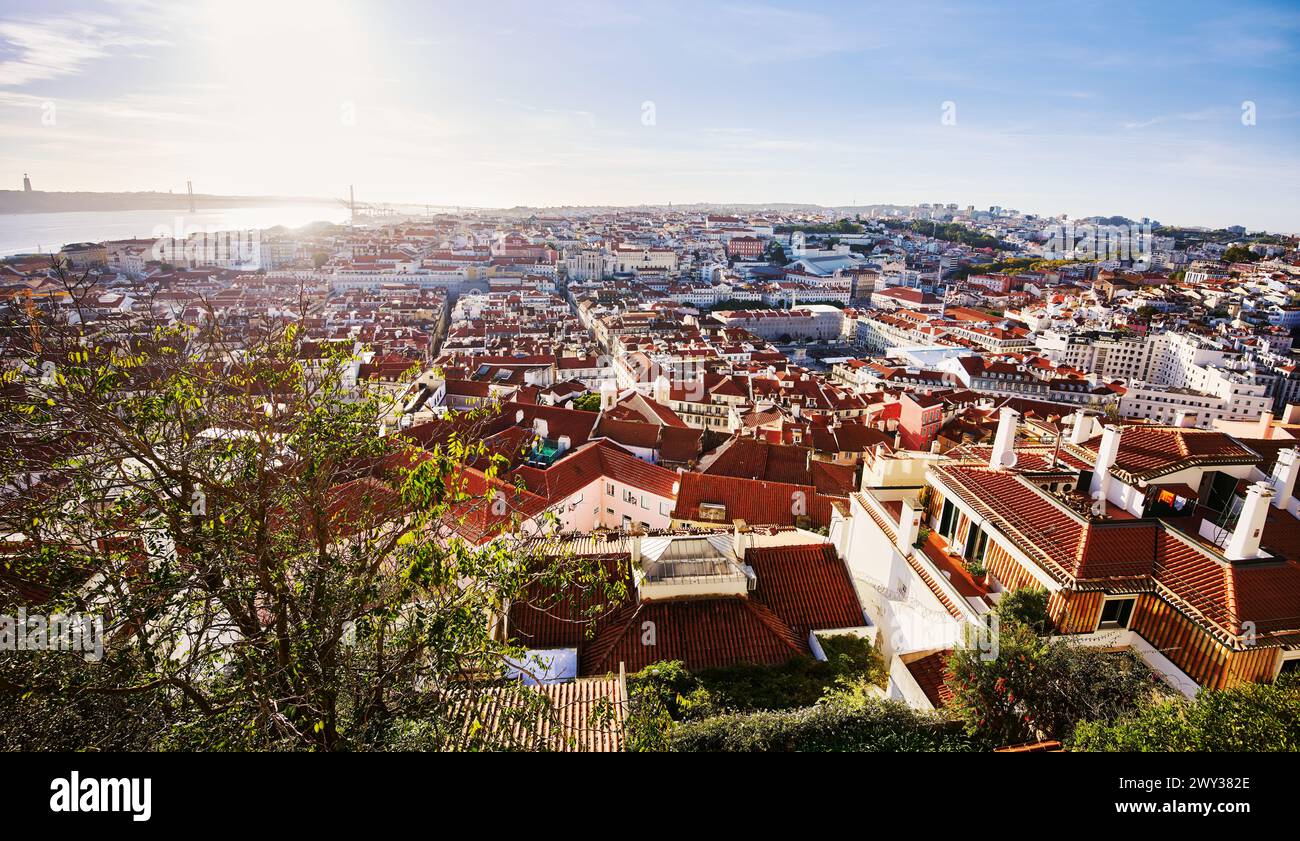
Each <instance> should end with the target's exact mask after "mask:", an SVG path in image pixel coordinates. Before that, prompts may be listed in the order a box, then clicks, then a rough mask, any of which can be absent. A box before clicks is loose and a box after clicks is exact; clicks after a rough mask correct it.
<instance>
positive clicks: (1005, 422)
mask: <svg viewBox="0 0 1300 841" xmlns="http://www.w3.org/2000/svg"><path fill="white" fill-rule="evenodd" d="M1019 420H1020V413H1019V412H1017V411H1016V410H1015V409H1012V408H1010V407H1009V406H1003V407H1002V413H1001V415H1000V416H999V417H998V434H997V436H996V437H994V439H993V452H992V453H991V454H990V455H989V467H991V468H993V469H994V470H1000V469H1002V468H1004V467H1015V466H1016V423H1017V422H1018V421H1019Z"/></svg>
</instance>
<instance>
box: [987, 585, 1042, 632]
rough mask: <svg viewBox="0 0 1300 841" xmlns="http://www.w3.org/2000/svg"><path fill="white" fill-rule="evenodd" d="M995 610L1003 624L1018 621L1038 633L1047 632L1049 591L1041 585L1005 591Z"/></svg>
mask: <svg viewBox="0 0 1300 841" xmlns="http://www.w3.org/2000/svg"><path fill="white" fill-rule="evenodd" d="M994 610H995V612H996V613H997V615H998V619H999V621H1001V622H1002V623H1003V624H1007V623H1017V622H1018V623H1020V624H1022V625H1025V626H1027V627H1029V628H1030V629H1032V630H1033V631H1035V632H1036V633H1039V634H1043V633H1046V632H1047V625H1048V617H1047V591H1046V590H1044V589H1043V588H1041V587H1020V588H1018V589H1015V590H1011V591H1010V592H1007V593H1003V595H1002V598H1001V599H1000V600H999V601H998V605H997V607H996V608H995V609H994Z"/></svg>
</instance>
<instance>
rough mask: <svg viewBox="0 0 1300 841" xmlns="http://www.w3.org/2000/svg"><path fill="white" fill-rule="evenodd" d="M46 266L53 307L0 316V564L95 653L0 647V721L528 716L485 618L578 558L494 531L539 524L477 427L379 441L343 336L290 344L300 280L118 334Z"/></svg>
mask: <svg viewBox="0 0 1300 841" xmlns="http://www.w3.org/2000/svg"><path fill="white" fill-rule="evenodd" d="M58 277H59V278H60V279H61V280H62V282H63V285H64V288H65V292H66V300H67V303H66V306H65V308H64V309H63V310H61V311H56V310H54V309H43V308H41V307H38V306H36V305H35V304H34V302H30V301H29V302H18V303H15V304H12V305H10V306H8V307H7V308H5V309H4V310H3V311H2V312H0V326H3V328H4V331H5V332H4V340H5V347H4V352H3V358H4V359H5V360H6V362H7V363H9V364H8V367H7V368H6V369H5V371H4V385H5V390H4V392H3V394H2V395H0V425H2V426H3V429H4V434H3V435H2V436H0V465H3V467H0V471H2V472H3V473H2V476H3V481H2V482H0V484H3V486H5V487H8V488H13V487H19V488H25V489H27V490H26V492H25V493H22V494H9V495H7V498H6V499H5V500H4V502H5V504H4V506H3V508H2V509H0V539H3V541H4V543H3V545H4V546H6V547H7V548H6V550H5V555H4V556H3V558H2V559H0V562H2V563H3V565H4V569H3V573H4V575H3V577H2V578H3V580H4V581H6V582H8V583H12V582H15V581H16V582H19V586H18V591H19V592H20V593H22V594H25V597H24V601H25V603H26V604H27V605H28V606H29V609H30V610H31V611H33V612H35V611H36V610H38V609H39V610H41V611H43V612H45V613H53V612H57V611H63V612H73V611H76V612H84V613H98V614H101V615H102V616H103V621H104V625H105V636H104V642H105V650H104V659H103V660H102V662H99V663H86V662H83V661H81V660H80V659H78V658H77V657H76V656H75V655H71V654H69V653H66V652H55V651H48V652H32V653H31V656H25V657H7V658H5V659H4V660H3V661H2V662H0V706H2V707H3V708H4V710H5V711H6V712H8V713H11V714H14V715H15V716H21V717H30V716H33V715H36V714H37V711H43V714H51V713H54V714H58V715H59V716H61V719H60V720H63V721H66V722H74V721H77V720H78V719H79V717H80V715H81V713H83V712H86V711H89V712H90V713H93V716H92V720H91V721H89V722H88V726H87V727H86V728H84V729H76V730H73V731H72V732H61V733H48V728H47V729H46V730H44V731H41V732H46V733H48V735H49V738H50V739H61V740H63V741H61V742H59V744H61V745H64V746H70V747H80V748H87V747H98V746H104V745H108V746H116V745H126V746H132V747H151V748H159V747H187V748H252V749H317V750H338V749H349V748H354V749H362V748H373V747H382V746H384V745H385V744H387V743H388V742H389V740H391V739H392V738H393V735H394V734H395V733H409V732H410V731H411V729H412V728H413V727H414V728H416V729H418V730H419V731H420V732H421V733H422V734H423V738H422V741H421V742H420V744H422V745H423V746H425V747H431V748H440V747H461V746H464V745H466V744H473V745H476V746H483V747H493V746H496V745H497V744H498V743H497V739H498V737H499V736H500V735H501V734H502V733H506V734H507V735H508V734H509V731H510V729H511V728H510V727H509V726H508V724H507V726H505V727H504V728H501V729H497V728H487V727H485V726H483V722H482V721H479V720H478V719H477V718H476V717H475V713H474V712H473V711H474V710H476V709H479V708H480V707H481V705H480V704H479V701H480V700H481V699H484V698H490V699H491V700H492V701H493V702H494V703H495V705H496V707H497V708H502V707H504V708H506V709H508V710H509V711H510V714H511V715H515V716H517V717H518V719H519V721H520V722H521V725H520V726H521V727H526V726H527V724H528V723H529V722H535V721H537V720H538V719H539V716H542V715H545V714H546V711H545V710H542V709H539V705H541V704H542V703H543V702H542V701H541V698H542V696H541V695H540V693H536V692H533V691H531V690H528V689H526V688H525V687H522V686H521V685H520V684H518V683H517V682H514V681H507V680H503V679H502V677H503V675H504V674H505V672H506V666H507V663H508V662H510V661H512V660H518V659H519V657H520V655H521V654H522V651H521V650H520V649H519V648H517V647H516V646H512V645H510V644H508V643H507V642H506V641H504V640H502V638H501V637H502V635H501V623H500V619H501V615H502V611H503V609H504V605H506V604H507V603H508V602H509V601H510V600H512V599H521V598H525V597H526V595H525V594H527V593H530V592H533V591H534V588H535V586H536V585H537V584H538V583H539V582H541V583H544V584H546V585H547V587H546V588H545V589H549V590H551V591H558V590H562V589H563V588H564V587H572V588H575V589H577V588H595V587H600V586H603V585H602V584H601V583H599V582H600V581H601V580H602V579H601V577H600V576H601V570H599V569H596V568H594V567H591V566H588V565H585V564H583V563H581V562H579V561H576V560H573V559H552V558H547V557H541V556H538V555H537V554H536V553H533V552H530V551H526V549H525V547H524V545H523V544H522V543H521V541H520V538H519V537H518V536H517V534H518V533H519V531H520V530H530V531H531V532H532V533H536V534H543V535H544V534H546V533H548V532H549V531H550V530H552V529H553V528H554V517H553V516H551V515H548V514H546V513H545V512H537V511H524V510H521V509H520V508H519V505H518V499H519V495H518V493H517V492H516V491H515V490H514V489H513V488H512V487H511V486H510V485H508V484H507V483H505V482H502V481H501V480H500V479H499V478H498V477H497V473H498V472H499V469H500V463H501V461H502V458H501V456H499V455H493V454H492V453H490V452H489V451H488V449H487V448H486V446H485V445H484V444H483V442H482V441H481V440H479V438H478V436H477V434H476V431H475V430H476V428H477V424H478V423H480V422H481V420H482V419H481V418H476V417H475V416H472V415H471V416H465V417H463V418H461V419H458V421H457V426H456V430H457V431H456V432H455V433H454V434H451V435H449V436H448V437H447V438H446V439H445V440H444V441H443V442H442V443H440V444H439V445H437V446H434V447H433V448H432V449H424V448H421V447H418V446H416V445H415V444H414V443H412V442H411V441H410V440H408V439H406V438H404V437H402V436H396V435H382V434H380V430H381V427H382V426H383V424H384V421H385V420H386V419H388V418H390V417H392V416H393V412H394V405H393V404H394V402H395V400H396V398H395V397H393V396H391V395H389V394H387V393H384V392H371V391H369V390H366V389H365V388H358V387H354V386H350V385H349V383H348V379H347V372H348V371H349V370H351V369H352V366H353V365H354V364H355V362H356V359H355V357H354V356H353V353H352V348H351V346H350V345H349V346H347V347H331V346H320V345H318V344H317V343H315V342H312V341H310V340H309V339H307V338H306V337H304V336H303V334H302V331H301V330H300V329H299V327H298V323H299V322H300V321H301V319H302V318H303V317H304V316H305V315H306V313H307V312H308V311H309V310H310V308H311V304H312V302H311V301H310V300H309V298H308V296H307V295H306V293H305V292H300V300H299V307H298V317H297V319H285V320H278V321H277V320H271V321H268V322H267V323H265V324H262V325H260V326H258V325H254V326H250V327H248V328H247V329H246V331H244V332H241V328H239V327H238V326H237V325H233V324H228V323H224V322H223V321H222V319H221V318H220V317H219V316H218V314H217V313H216V312H215V311H214V310H213V309H212V308H207V310H206V317H205V318H204V319H202V320H201V322H200V323H199V324H198V325H190V324H185V323H175V324H171V323H164V322H162V321H160V320H153V319H148V318H146V319H142V320H141V322H139V323H136V324H130V325H124V324H122V323H120V322H98V321H97V320H96V318H95V315H94V313H93V311H92V310H91V309H90V308H89V307H88V306H87V304H88V302H89V301H91V300H93V299H94V297H95V296H97V295H98V294H99V292H98V290H96V289H95V288H94V286H93V281H92V280H91V279H88V278H87V277H85V276H83V277H80V278H75V277H68V276H67V275H66V274H64V273H63V272H62V271H61V270H60V271H58ZM485 411H487V410H485ZM37 476H39V477H40V480H39V482H34V481H33V477H37ZM467 533H472V534H473V535H475V536H476V539H475V540H474V541H472V542H471V541H467V540H465V539H463V537H462V536H463V535H465V534H467ZM618 586H621V585H611V587H613V588H616V587H618ZM29 711H30V712H29ZM466 711H469V712H468V713H467V712H466ZM122 717H126V718H128V719H130V720H131V722H132V725H131V726H130V727H125V728H124V727H123V726H122V724H121V723H120V722H119V721H117V719H120V718H122ZM7 720H8V721H9V722H10V727H11V728H12V729H13V731H14V732H18V731H21V730H23V729H25V727H26V725H23V724H20V723H16V722H18V721H20V720H21V719H20V718H9V719H7ZM28 746H29V747H40V746H43V745H31V744H29V745H28Z"/></svg>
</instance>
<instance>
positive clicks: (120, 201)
mask: <svg viewBox="0 0 1300 841" xmlns="http://www.w3.org/2000/svg"><path fill="white" fill-rule="evenodd" d="M334 203H335V202H334V201H333V200H331V199H321V198H303V197H293V196H215V195H211V194H208V193H195V194H194V206H195V209H197V210H203V209H211V208H220V207H263V206H265V207H274V206H275V205H283V204H295V205H302V204H320V205H332V204H334ZM189 206H190V201H189V196H188V195H186V194H185V193H158V192H142V193H83V192H76V193H54V192H45V191H43V190H33V191H31V192H30V193H28V192H24V191H22V190H0V213H76V212H87V211H95V210H188V209H189Z"/></svg>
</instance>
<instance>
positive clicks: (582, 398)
mask: <svg viewBox="0 0 1300 841" xmlns="http://www.w3.org/2000/svg"><path fill="white" fill-rule="evenodd" d="M573 408H575V409H578V410H579V411H583V412H599V411H600V395H599V394H598V393H596V392H594V391H589V392H587V393H586V394H579V395H578V396H577V397H575V398H573Z"/></svg>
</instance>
